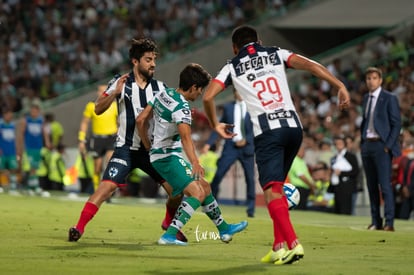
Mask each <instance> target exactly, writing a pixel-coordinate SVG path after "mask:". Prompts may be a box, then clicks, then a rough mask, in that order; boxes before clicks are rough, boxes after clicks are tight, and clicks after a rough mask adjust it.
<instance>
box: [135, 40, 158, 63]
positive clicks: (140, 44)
mask: <svg viewBox="0 0 414 275" xmlns="http://www.w3.org/2000/svg"><path fill="white" fill-rule="evenodd" d="M157 51H158V49H157V44H156V43H155V41H154V40H152V39H150V38H140V39H132V44H131V48H130V49H129V59H131V60H132V59H133V58H135V59H137V60H139V59H140V58H141V57H142V56H143V55H144V53H146V52H157Z"/></svg>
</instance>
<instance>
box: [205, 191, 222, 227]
mask: <svg viewBox="0 0 414 275" xmlns="http://www.w3.org/2000/svg"><path fill="white" fill-rule="evenodd" d="M202 206H203V212H204V213H206V215H207V216H208V217H209V218H210V220H211V221H212V222H213V223H214V224H215V225H216V226H217V229H218V230H219V231H223V230H226V229H227V227H228V224H227V223H226V221H225V220H224V218H223V216H222V215H221V210H220V207H219V205H218V203H217V201H216V199H215V198H214V197H213V194H211V193H210V194H209V195H208V196H207V197H206V198H205V200H204V201H203V203H202Z"/></svg>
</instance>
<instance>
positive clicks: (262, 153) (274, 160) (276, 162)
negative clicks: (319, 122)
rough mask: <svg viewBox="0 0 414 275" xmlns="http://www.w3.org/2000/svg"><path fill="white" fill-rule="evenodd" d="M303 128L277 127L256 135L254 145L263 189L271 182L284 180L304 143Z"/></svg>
mask: <svg viewBox="0 0 414 275" xmlns="http://www.w3.org/2000/svg"><path fill="white" fill-rule="evenodd" d="M302 139H303V133H302V128H300V127H298V128H287V127H286V128H285V127H282V128H277V129H273V130H269V131H266V132H263V133H262V134H261V135H259V136H257V137H255V139H254V146H255V153H256V163H257V168H258V172H259V183H260V185H261V186H262V188H263V190H265V189H267V188H269V187H270V185H269V182H272V181H278V182H284V181H285V179H286V177H287V174H288V172H289V169H290V166H291V165H292V162H293V160H294V159H295V156H296V154H297V153H298V151H299V148H300V146H301V144H302Z"/></svg>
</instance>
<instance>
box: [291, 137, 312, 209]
mask: <svg viewBox="0 0 414 275" xmlns="http://www.w3.org/2000/svg"><path fill="white" fill-rule="evenodd" d="M304 154H305V147H304V145H303V144H302V146H301V147H300V149H299V151H298V153H297V155H296V157H295V159H294V160H293V163H292V166H291V168H290V170H289V173H288V181H289V182H290V183H291V184H293V185H294V186H295V187H296V188H297V189H298V190H299V193H300V202H299V204H298V205H297V206H296V207H295V209H298V210H306V209H307V208H308V198H309V195H310V194H314V193H315V188H316V187H315V183H314V180H313V178H312V175H311V174H310V171H309V168H308V166H307V164H306V162H305V160H304V159H303V157H304Z"/></svg>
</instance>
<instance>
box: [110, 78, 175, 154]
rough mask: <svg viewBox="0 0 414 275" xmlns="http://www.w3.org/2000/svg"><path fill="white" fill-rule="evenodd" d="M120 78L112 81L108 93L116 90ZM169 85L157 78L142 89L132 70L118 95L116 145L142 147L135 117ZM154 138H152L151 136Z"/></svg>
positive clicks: (132, 147) (131, 147)
mask: <svg viewBox="0 0 414 275" xmlns="http://www.w3.org/2000/svg"><path fill="white" fill-rule="evenodd" d="M118 80H119V79H116V80H115V81H111V82H110V85H109V87H108V88H107V90H106V93H111V92H112V91H113V90H115V87H116V84H117V82H118ZM166 88H167V86H166V85H165V84H164V83H163V82H161V81H159V80H156V79H151V80H149V81H148V83H147V86H146V87H145V88H144V89H141V88H140V87H139V86H138V85H137V84H136V82H135V78H134V74H133V73H132V72H131V73H130V75H129V76H128V78H127V81H126V82H125V84H124V87H123V89H122V92H121V94H119V95H118V97H117V104H118V123H119V127H118V134H117V139H116V142H115V147H123V146H126V147H128V148H129V149H131V150H138V149H139V148H140V147H141V145H142V144H141V138H140V137H139V135H138V128H137V127H136V123H135V119H136V118H137V116H138V115H139V114H140V113H141V112H142V111H143V110H144V108H145V107H146V106H147V104H148V102H149V101H150V100H151V99H152V98H153V97H154V95H156V94H157V93H158V92H160V91H164V90H165V89H166ZM152 127H153V121H152V120H151V121H150V129H149V131H148V133H149V134H151V133H152ZM150 139H151V140H152V138H151V137H150Z"/></svg>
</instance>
